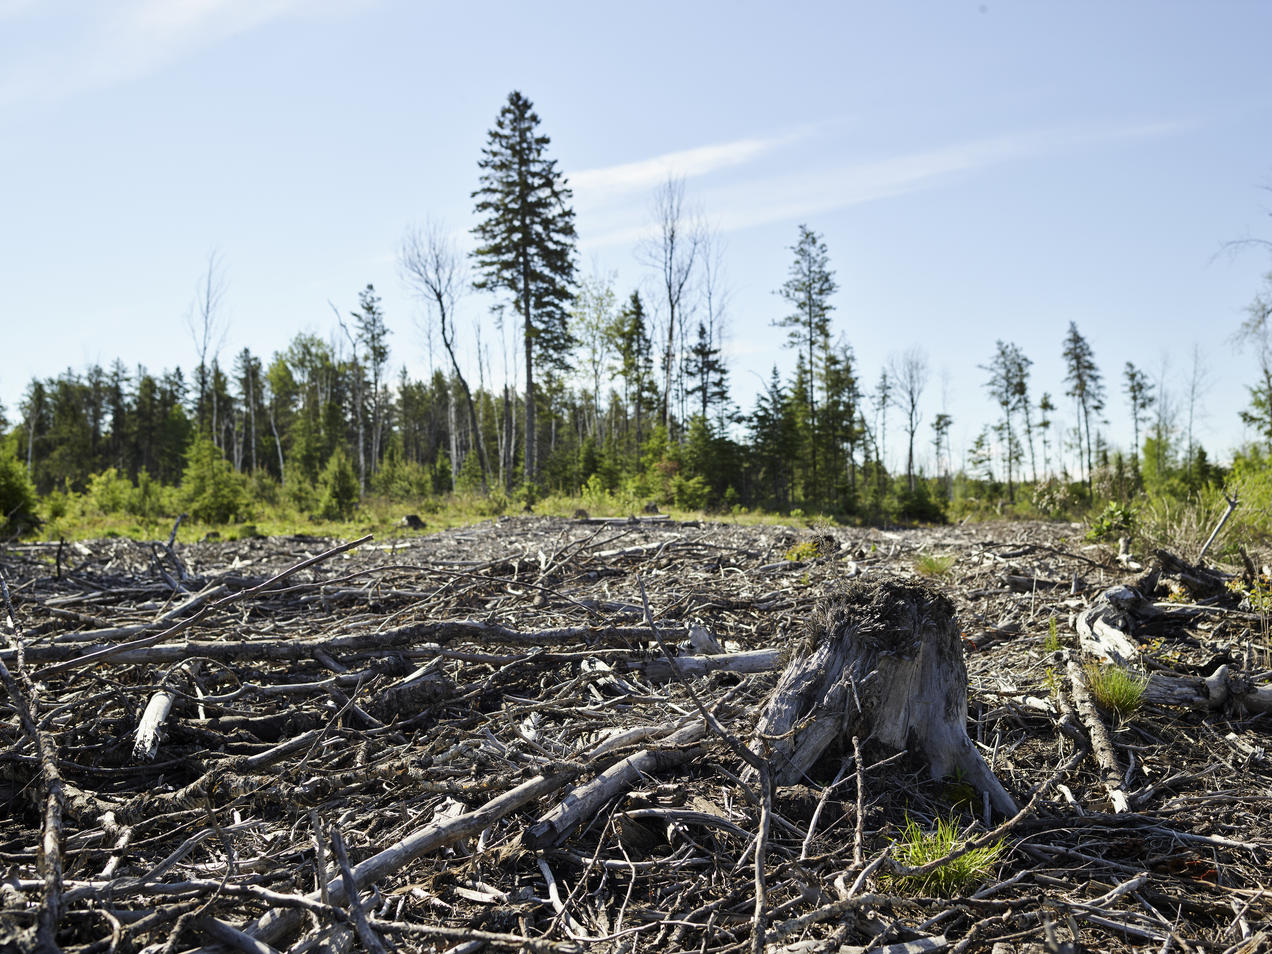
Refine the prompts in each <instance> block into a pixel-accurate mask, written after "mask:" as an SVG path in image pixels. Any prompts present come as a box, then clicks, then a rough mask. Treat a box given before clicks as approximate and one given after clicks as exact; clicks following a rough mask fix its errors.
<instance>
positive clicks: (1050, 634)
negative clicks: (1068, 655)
mask: <svg viewBox="0 0 1272 954" xmlns="http://www.w3.org/2000/svg"><path fill="white" fill-rule="evenodd" d="M1042 648H1043V649H1044V650H1046V651H1047V652H1049V653H1054V652H1058V651H1059V650H1061V649H1064V640H1062V639H1061V638H1060V631H1059V630H1058V629H1057V628H1056V618H1055V617H1054V616H1053V617H1051V618H1050V619H1049V620H1047V638H1046V639H1045V640H1044V641H1043V643H1042Z"/></svg>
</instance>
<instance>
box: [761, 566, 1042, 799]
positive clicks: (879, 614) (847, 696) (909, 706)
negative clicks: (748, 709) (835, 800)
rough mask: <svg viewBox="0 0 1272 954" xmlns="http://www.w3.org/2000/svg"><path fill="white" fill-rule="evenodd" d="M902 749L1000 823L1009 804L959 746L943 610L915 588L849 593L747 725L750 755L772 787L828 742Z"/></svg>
mask: <svg viewBox="0 0 1272 954" xmlns="http://www.w3.org/2000/svg"><path fill="white" fill-rule="evenodd" d="M853 736H859V737H860V738H861V739H862V740H863V741H864V740H866V739H873V740H874V741H876V742H879V743H882V744H883V745H886V746H888V747H891V748H894V749H901V748H910V749H911V750H914V751H917V752H919V753H921V754H922V755H923V756H924V757H925V758H926V759H927V761H928V763H929V764H930V765H931V769H932V777H933V778H942V777H944V776H947V775H949V774H951V773H952V772H954V771H957V772H959V773H961V775H962V778H963V779H964V780H965V781H967V782H969V783H970V784H972V785H974V786H976V787H977V788H979V789H981V790H982V791H984V792H987V793H988V794H989V798H990V802H991V804H992V805H993V806H994V808H995V809H996V810H998V811H999V812H1002V813H1003V814H1007V815H1010V814H1014V813H1015V812H1016V810H1017V808H1016V802H1015V801H1014V800H1013V799H1012V797H1011V796H1010V795H1009V794H1008V793H1007V791H1006V789H1004V788H1003V786H1002V785H1001V784H1000V783H999V781H998V779H997V778H995V777H994V773H993V772H992V771H991V770H990V768H989V766H988V765H986V764H985V760H984V759H983V758H981V756H980V753H979V752H977V751H976V747H975V746H974V745H973V744H972V741H971V739H969V738H968V736H967V667H966V665H965V664H964V662H963V647H962V643H961V641H960V639H959V631H958V627H957V625H956V624H955V622H954V608H953V606H952V605H951V603H950V601H949V600H948V599H947V598H946V597H945V596H943V595H941V594H940V593H938V592H936V591H935V590H933V589H931V588H930V587H928V586H926V585H923V584H920V583H907V582H900V581H882V582H875V583H852V584H848V585H847V586H846V587H845V589H844V590H843V592H842V594H841V595H840V596H839V597H838V598H837V599H835V600H832V601H830V602H829V603H828V604H826V605H825V606H824V607H823V608H822V610H821V611H820V613H819V615H818V617H817V618H815V619H814V620H813V621H811V623H810V626H809V629H808V632H807V633H806V634H805V636H804V638H803V639H802V640H800V642H799V643H798V644H797V646H796V647H795V649H794V651H793V653H792V654H791V658H790V661H789V662H788V663H787V665H786V669H785V671H784V672H783V673H782V676H781V678H780V679H779V680H778V683H777V687H776V688H775V689H774V690H773V694H772V695H771V696H770V697H769V700H768V703H767V704H766V706H765V708H764V711H763V712H762V713H761V715H760V719H759V721H758V723H757V724H756V728H755V735H754V738H753V740H752V743H751V748H752V751H754V752H755V753H756V754H758V755H761V756H764V757H766V758H768V759H769V760H770V762H771V764H772V766H773V777H774V780H775V781H776V782H777V784H779V785H789V784H792V783H794V782H797V781H799V780H800V779H801V778H802V777H803V776H804V774H805V773H806V772H807V771H808V770H809V769H810V768H811V767H812V766H813V764H814V763H815V762H816V761H817V760H818V758H820V757H821V756H822V754H823V753H824V752H825V751H826V750H827V748H828V747H830V746H831V745H832V744H833V743H834V742H836V741H837V740H850V739H851V738H852V737H853Z"/></svg>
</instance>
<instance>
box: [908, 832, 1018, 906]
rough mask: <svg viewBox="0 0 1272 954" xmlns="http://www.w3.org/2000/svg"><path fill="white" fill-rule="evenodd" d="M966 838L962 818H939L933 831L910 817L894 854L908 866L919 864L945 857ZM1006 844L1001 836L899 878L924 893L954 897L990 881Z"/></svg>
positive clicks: (913, 866)
mask: <svg viewBox="0 0 1272 954" xmlns="http://www.w3.org/2000/svg"><path fill="white" fill-rule="evenodd" d="M965 841H966V839H965V838H964V837H963V836H962V833H961V832H960V831H959V828H958V822H956V821H955V820H954V819H953V818H952V817H951V818H938V819H937V820H936V828H935V829H933V830H931V831H924V830H923V829H922V828H920V827H919V825H918V823H917V822H916V821H914V820H913V819H911V818H907V819H906V826H905V830H904V831H902V832H901V836H900V838H898V839H897V840H896V842H895V843H894V844H893V856H894V857H895V858H896V859H897V861H899V862H900V863H901V864H903V865H905V866H906V867H908V868H917V867H919V866H921V865H925V864H928V863H929V862H932V861H936V860H938V859H940V858H944V857H945V856H946V855H948V854H950V852H953V851H956V850H957V849H958V848H959V847H960V846H961V845H963V844H964V842H965ZM1005 847H1006V846H1005V842H1003V841H1002V839H999V840H998V841H996V842H993V843H991V844H988V845H985V846H984V847H981V848H975V849H973V850H972V851H969V852H967V853H966V854H963V855H960V856H959V857H957V858H954V859H953V860H951V861H949V862H948V863H946V864H943V865H941V866H940V867H938V868H934V869H933V870H931V871H929V872H927V873H926V874H921V875H900V876H897V877H896V879H895V880H896V881H897V883H898V884H903V885H906V886H907V887H910V888H912V889H913V890H915V891H916V892H918V893H920V894H930V895H936V896H937V897H942V898H948V897H953V896H954V895H957V894H962V893H965V892H966V889H967V888H968V887H969V886H971V885H974V884H979V883H981V882H984V881H987V880H988V879H989V877H990V875H991V874H993V871H994V868H995V866H996V865H997V864H998V862H999V860H1000V859H1001V858H1002V854H1003V851H1004V850H1005Z"/></svg>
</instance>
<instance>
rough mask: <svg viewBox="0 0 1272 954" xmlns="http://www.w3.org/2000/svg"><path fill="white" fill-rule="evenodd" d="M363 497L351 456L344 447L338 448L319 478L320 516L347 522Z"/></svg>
mask: <svg viewBox="0 0 1272 954" xmlns="http://www.w3.org/2000/svg"><path fill="white" fill-rule="evenodd" d="M361 496H362V494H361V490H360V488H359V487H358V475H357V474H355V473H354V472H353V464H351V463H350V462H349V455H348V454H346V453H345V452H344V448H343V447H337V448H336V450H335V452H334V453H333V454H332V455H331V457H330V458H329V459H328V461H327V466H326V467H324V468H323V469H322V473H321V474H320V475H319V476H318V515H319V516H321V517H325V518H326V519H328V520H347V519H348V518H349V517H351V516H352V515H353V511H354V510H355V509H356V508H357V506H358V500H359V498H360V497H361Z"/></svg>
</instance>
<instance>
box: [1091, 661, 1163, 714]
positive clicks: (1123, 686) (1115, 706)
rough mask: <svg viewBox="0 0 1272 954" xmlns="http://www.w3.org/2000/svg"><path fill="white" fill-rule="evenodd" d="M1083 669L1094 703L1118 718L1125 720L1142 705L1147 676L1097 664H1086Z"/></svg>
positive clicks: (1146, 686) (1117, 667) (1118, 667)
mask: <svg viewBox="0 0 1272 954" xmlns="http://www.w3.org/2000/svg"><path fill="white" fill-rule="evenodd" d="M1083 669H1084V670H1085V671H1086V681H1087V685H1088V686H1090V688H1091V695H1093V696H1094V697H1095V701H1096V702H1097V703H1099V704H1100V705H1101V706H1103V707H1104V708H1105V709H1108V710H1109V711H1110V712H1113V713H1116V714H1117V715H1118V717H1119V718H1123V719H1124V718H1126V717H1127V716H1129V715H1131V714H1132V713H1133V712H1135V710H1136V709H1138V708H1139V707H1140V706H1141V705H1142V704H1143V702H1144V690H1145V689H1147V688H1148V677H1147V676H1137V675H1135V674H1134V673H1131V672H1128V671H1127V670H1125V669H1123V668H1122V667H1121V666H1103V665H1100V664H1099V663H1097V662H1088V663H1086V665H1085V666H1084V667H1083Z"/></svg>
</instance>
